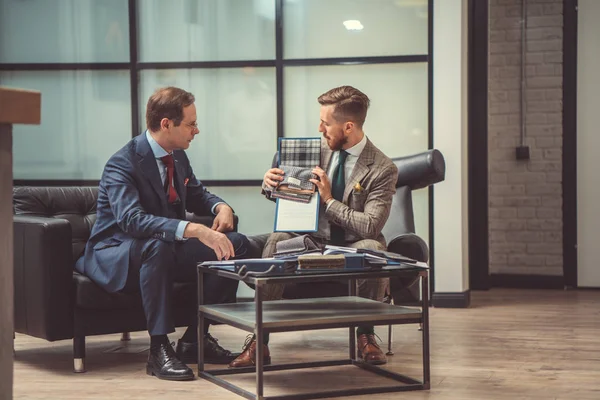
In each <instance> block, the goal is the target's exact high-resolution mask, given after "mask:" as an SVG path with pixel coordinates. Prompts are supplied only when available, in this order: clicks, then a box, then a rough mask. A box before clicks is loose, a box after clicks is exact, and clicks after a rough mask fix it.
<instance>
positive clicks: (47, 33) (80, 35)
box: [0, 0, 129, 63]
mask: <svg viewBox="0 0 600 400" xmlns="http://www.w3.org/2000/svg"><path fill="white" fill-rule="evenodd" d="M128 15H129V14H128V6H127V0H102V1H99V0H43V1H35V0H34V1H23V0H0V62H2V63H58V62H62V63H73V62H129V17H128Z"/></svg>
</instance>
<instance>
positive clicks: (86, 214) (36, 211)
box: [13, 186, 98, 260]
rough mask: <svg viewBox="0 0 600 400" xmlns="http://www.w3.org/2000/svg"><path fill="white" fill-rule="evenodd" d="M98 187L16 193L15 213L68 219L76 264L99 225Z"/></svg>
mask: <svg viewBox="0 0 600 400" xmlns="http://www.w3.org/2000/svg"><path fill="white" fill-rule="evenodd" d="M97 200H98V188H97V187H34V186H21V187H15V188H14V189H13V212H14V214H15V215H29V216H36V217H46V218H60V219H66V220H67V221H69V224H70V225H71V234H72V244H73V260H77V259H78V258H79V256H80V255H81V254H82V253H83V250H84V248H85V243H86V242H87V240H88V239H89V238H90V233H91V231H92V226H93V225H94V223H95V222H96V201H97Z"/></svg>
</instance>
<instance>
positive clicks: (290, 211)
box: [274, 192, 320, 232]
mask: <svg viewBox="0 0 600 400" xmlns="http://www.w3.org/2000/svg"><path fill="white" fill-rule="evenodd" d="M319 202H320V200H319V192H316V193H315V194H314V195H313V196H312V197H311V199H310V202H308V203H299V202H296V201H291V200H285V199H277V206H276V208H275V227H274V231H275V232H316V231H317V230H318V229H319Z"/></svg>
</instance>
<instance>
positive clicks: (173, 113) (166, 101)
mask: <svg viewBox="0 0 600 400" xmlns="http://www.w3.org/2000/svg"><path fill="white" fill-rule="evenodd" d="M195 100H196V99H195V98H194V95H193V94H191V93H190V92H186V91H185V90H183V89H180V88H176V87H173V86H169V87H164V88H160V89H158V90H156V91H155V92H154V93H153V94H152V96H150V98H149V99H148V104H147V105H146V126H147V128H148V129H149V130H150V131H152V132H156V131H159V130H160V121H161V120H162V119H163V118H168V119H170V120H172V121H173V122H174V124H175V126H179V124H181V121H183V108H184V107H187V106H190V105H192V104H194V101H195Z"/></svg>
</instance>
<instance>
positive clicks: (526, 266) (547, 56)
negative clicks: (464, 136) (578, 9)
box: [488, 0, 563, 275]
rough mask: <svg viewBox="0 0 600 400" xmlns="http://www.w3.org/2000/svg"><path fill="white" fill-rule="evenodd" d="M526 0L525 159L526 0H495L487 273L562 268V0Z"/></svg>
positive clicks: (556, 270)
mask: <svg viewBox="0 0 600 400" xmlns="http://www.w3.org/2000/svg"><path fill="white" fill-rule="evenodd" d="M526 1H527V14H528V20H527V43H526V55H525V63H526V76H527V89H526V104H527V113H526V115H525V118H526V119H525V120H526V128H527V137H526V142H525V144H526V145H529V147H530V154H531V159H530V160H528V161H517V160H516V158H515V147H516V146H518V145H519V144H520V129H521V126H520V106H521V96H520V79H521V70H520V66H521V24H522V9H521V0H491V1H490V39H489V40H490V43H489V46H490V48H489V50H490V53H489V92H488V98H489V111H488V117H489V122H488V124H489V126H488V128H489V142H488V143H489V149H488V150H489V152H488V155H489V157H488V162H489V230H490V235H489V241H490V273H507V274H532V275H537V274H540V275H562V210H561V207H562V185H561V181H562V160H561V157H562V36H563V29H562V25H563V16H562V12H563V0H526Z"/></svg>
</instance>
